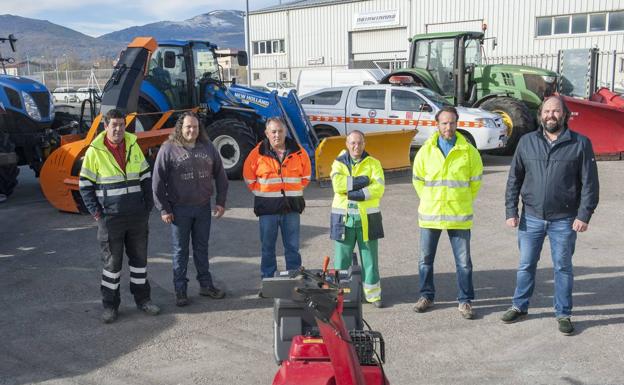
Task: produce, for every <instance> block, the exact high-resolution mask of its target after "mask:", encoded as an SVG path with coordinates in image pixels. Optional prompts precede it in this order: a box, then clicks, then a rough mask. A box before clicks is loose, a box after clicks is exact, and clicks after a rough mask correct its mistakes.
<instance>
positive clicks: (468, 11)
mask: <svg viewBox="0 0 624 385" xmlns="http://www.w3.org/2000/svg"><path fill="white" fill-rule="evenodd" d="M412 1H413V12H412V19H411V23H412V26H413V27H412V28H413V31H414V33H415V34H416V33H425V29H426V25H427V24H433V23H450V22H458V21H464V20H473V19H483V20H484V22H485V23H486V24H487V26H488V30H487V32H486V36H488V37H496V38H497V41H498V46H497V47H496V49H495V50H492V49H491V45H490V44H486V54H487V55H488V56H511V55H533V54H541V53H544V54H554V53H556V52H557V51H558V50H560V49H570V48H591V47H594V46H598V47H600V49H601V50H614V49H620V50H621V49H622V48H624V33H622V31H620V32H619V33H614V32H603V33H591V34H580V35H558V36H556V37H555V36H548V37H535V23H536V18H537V17H540V16H555V15H569V14H575V13H587V12H600V11H612V10H622V9H624V0H522V1H518V0H465V1H461V2H459V1H457V0H437V1H436V2H435V6H433V7H432V6H431V2H429V1H420V0H412ZM458 5H460V6H458ZM452 28H453V27H450V28H449V29H448V30H453V29H452ZM436 29H437V30H439V27H436Z"/></svg>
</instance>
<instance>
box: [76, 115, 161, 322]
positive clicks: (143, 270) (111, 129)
mask: <svg viewBox="0 0 624 385" xmlns="http://www.w3.org/2000/svg"><path fill="white" fill-rule="evenodd" d="M125 131H126V122H125V116H124V114H123V113H122V112H121V111H119V110H115V109H113V110H110V111H108V112H107V113H106V114H105V115H104V131H103V132H102V133H100V134H99V135H98V136H97V137H96V138H95V139H94V140H93V142H92V143H91V145H90V146H89V148H88V149H87V152H86V154H85V157H84V161H83V163H82V169H81V170H80V179H79V186H80V195H81V196H82V200H83V201H84V204H85V206H86V208H87V210H89V213H91V215H92V216H93V217H94V218H95V220H96V221H97V225H98V231H97V239H98V241H99V243H100V248H101V250H102V260H103V262H104V269H103V271H102V281H101V285H100V287H101V292H102V303H103V305H104V312H103V313H102V321H103V322H104V323H111V322H114V321H115V320H116V319H117V314H118V308H119V303H120V296H119V282H120V280H121V266H122V258H123V253H124V249H125V251H126V255H127V256H128V265H130V292H131V293H132V294H133V295H134V301H135V302H136V305H137V307H138V308H139V309H140V310H142V311H144V312H145V313H147V314H150V315H157V314H158V313H159V312H160V308H159V307H158V306H156V305H155V304H153V303H152V301H151V300H150V285H149V282H148V280H147V234H148V219H149V213H150V211H151V210H152V207H153V206H154V199H153V197H152V180H151V174H150V168H149V165H148V163H147V162H146V161H145V157H144V156H143V152H141V148H140V147H139V144H138V143H137V137H136V136H135V135H133V134H130V133H127V132H125Z"/></svg>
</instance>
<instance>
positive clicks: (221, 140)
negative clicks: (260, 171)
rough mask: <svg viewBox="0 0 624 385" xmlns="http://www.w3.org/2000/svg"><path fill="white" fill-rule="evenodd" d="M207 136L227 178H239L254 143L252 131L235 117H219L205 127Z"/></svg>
mask: <svg viewBox="0 0 624 385" xmlns="http://www.w3.org/2000/svg"><path fill="white" fill-rule="evenodd" d="M207 132H208V136H209V137H210V140H212V143H213V144H214V146H215V147H216V148H217V151H218V152H219V154H220V155H221V160H222V161H223V168H225V172H226V174H227V176H228V178H229V179H240V178H241V177H242V175H243V163H245V159H246V158H247V155H249V153H250V152H251V150H252V149H253V148H254V147H255V145H256V138H255V136H254V134H253V131H252V129H251V128H250V127H248V126H247V125H246V124H245V123H244V122H242V121H240V120H237V119H221V120H217V121H216V122H214V123H212V124H211V125H209V126H208V127H207Z"/></svg>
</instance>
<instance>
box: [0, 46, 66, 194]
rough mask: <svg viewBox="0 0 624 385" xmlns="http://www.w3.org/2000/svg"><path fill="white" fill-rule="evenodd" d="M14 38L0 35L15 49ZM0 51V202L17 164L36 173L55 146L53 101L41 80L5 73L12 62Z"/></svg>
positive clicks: (9, 190) (10, 188) (13, 179)
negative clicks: (25, 166) (26, 166)
mask: <svg viewBox="0 0 624 385" xmlns="http://www.w3.org/2000/svg"><path fill="white" fill-rule="evenodd" d="M16 41H17V39H16V38H15V37H14V36H13V35H12V34H11V35H9V36H8V37H7V38H0V44H3V43H9V46H10V47H11V50H12V51H13V52H15V42H16ZM14 62H15V60H14V59H13V58H11V57H3V56H2V54H1V52H0V66H1V67H2V73H0V202H2V201H4V200H6V198H7V197H8V196H9V195H11V194H12V193H13V190H14V188H15V186H16V185H17V175H18V174H19V168H18V166H20V165H29V166H30V167H31V168H32V169H33V171H34V172H35V174H36V175H37V176H38V175H39V171H40V170H41V166H42V165H43V161H44V160H45V158H46V157H47V155H48V154H49V153H50V151H52V150H53V149H54V148H56V147H57V146H58V138H59V137H58V135H57V132H56V131H55V130H53V129H52V125H53V121H54V116H55V113H54V104H53V103H52V98H51V95H50V92H49V91H48V89H47V88H46V87H45V86H44V85H43V84H41V83H39V82H37V81H34V80H32V79H28V78H25V77H20V76H13V75H8V74H7V70H6V64H7V63H8V64H11V63H14Z"/></svg>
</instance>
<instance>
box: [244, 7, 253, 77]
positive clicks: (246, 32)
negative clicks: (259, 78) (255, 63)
mask: <svg viewBox="0 0 624 385" xmlns="http://www.w3.org/2000/svg"><path fill="white" fill-rule="evenodd" d="M245 5H246V11H245V42H246V43H247V57H248V60H247V85H248V86H251V58H252V56H253V52H251V41H249V38H250V37H249V0H245Z"/></svg>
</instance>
